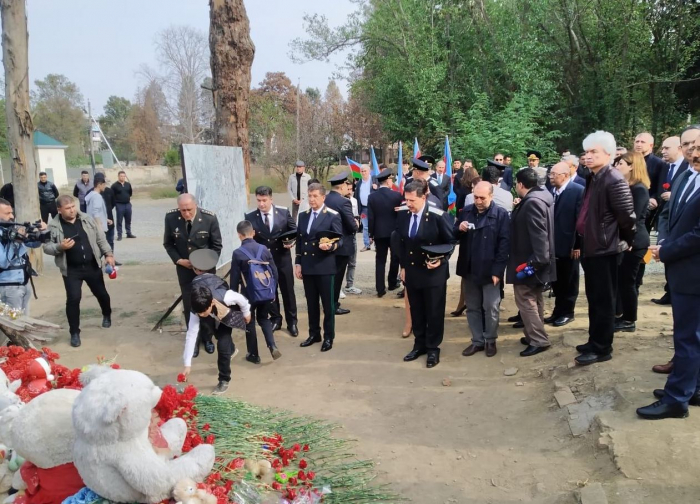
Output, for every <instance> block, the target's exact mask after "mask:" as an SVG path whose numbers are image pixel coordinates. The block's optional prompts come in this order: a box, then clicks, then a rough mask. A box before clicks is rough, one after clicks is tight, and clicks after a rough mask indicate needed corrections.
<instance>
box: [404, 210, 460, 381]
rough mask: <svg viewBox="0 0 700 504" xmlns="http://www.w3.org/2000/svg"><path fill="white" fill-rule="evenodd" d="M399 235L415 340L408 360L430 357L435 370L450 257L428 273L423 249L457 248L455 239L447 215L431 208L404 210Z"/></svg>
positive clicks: (440, 341)
mask: <svg viewBox="0 0 700 504" xmlns="http://www.w3.org/2000/svg"><path fill="white" fill-rule="evenodd" d="M396 231H397V234H398V243H399V260H400V262H401V267H402V268H403V269H404V270H405V280H404V283H405V285H406V292H407V294H408V302H409V304H410V306H411V319H412V323H413V334H414V336H415V341H414V344H413V350H412V351H411V352H410V353H409V354H408V355H406V357H404V360H405V361H412V360H415V359H417V358H418V357H420V356H421V355H424V354H426V353H427V354H428V361H427V367H429V368H431V367H434V366H436V365H437V364H438V363H439V362H440V343H442V336H443V331H444V326H445V301H446V297H447V279H448V278H449V277H450V270H449V264H448V259H449V254H445V255H444V257H442V258H441V259H439V261H440V266H439V267H437V268H436V269H428V268H427V266H426V259H428V253H427V252H426V251H424V250H423V247H424V246H433V245H449V244H453V243H454V242H455V237H454V234H453V233H452V226H451V225H450V223H449V221H448V219H447V218H446V213H445V212H444V211H442V210H440V209H439V208H435V207H433V206H430V205H427V204H426V205H424V207H423V209H422V210H421V211H420V212H419V213H418V214H414V213H412V212H411V211H409V210H408V208H405V207H403V208H401V209H400V210H399V212H398V216H397V219H396Z"/></svg>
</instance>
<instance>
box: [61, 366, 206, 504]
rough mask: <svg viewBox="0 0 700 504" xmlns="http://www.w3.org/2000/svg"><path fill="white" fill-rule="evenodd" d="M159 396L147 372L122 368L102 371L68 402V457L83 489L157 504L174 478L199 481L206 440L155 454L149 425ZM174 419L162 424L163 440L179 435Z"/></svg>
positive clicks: (111, 497)
mask: <svg viewBox="0 0 700 504" xmlns="http://www.w3.org/2000/svg"><path fill="white" fill-rule="evenodd" d="M161 395H162V390H161V389H160V388H158V387H157V386H155V385H154V384H153V382H152V381H151V379H150V378H149V377H148V376H146V375H145V374H143V373H139V372H137V371H130V370H123V369H116V370H108V371H105V372H103V373H101V374H100V375H99V376H97V377H95V378H94V379H92V380H90V382H89V383H88V384H87V385H86V386H85V388H84V389H83V391H82V392H81V393H80V395H79V396H78V398H77V399H76V400H75V404H74V406H73V427H74V430H75V442H74V444H73V460H74V461H75V462H74V463H75V466H76V468H77V469H78V472H79V473H80V476H81V477H82V479H83V481H84V482H85V485H86V486H87V487H88V488H90V489H92V490H94V491H95V492H96V493H97V494H99V495H100V496H102V497H103V498H105V499H108V500H110V501H114V502H124V503H130V502H141V503H157V502H160V501H162V500H164V499H166V498H168V497H169V496H170V494H171V492H172V490H173V488H174V487H175V485H176V483H177V482H179V481H181V480H183V479H185V478H192V479H194V480H196V481H202V480H203V479H204V477H205V476H207V475H208V474H209V472H210V471H211V469H212V467H213V466H214V447H213V446H211V445H207V444H203V445H199V446H197V447H196V448H194V449H193V450H191V451H190V452H188V453H186V454H185V455H183V456H181V457H179V458H177V459H174V460H169V459H168V458H167V457H164V456H162V455H159V454H158V453H156V450H155V449H154V447H153V445H152V444H151V442H150V440H149V430H150V429H149V427H150V426H151V423H152V413H151V411H152V410H153V408H154V407H155V406H156V404H158V401H159V400H160V397H161ZM178 424H179V422H176V423H173V424H172V428H171V427H170V426H169V427H167V428H166V426H165V425H163V427H162V428H161V430H162V434H163V436H164V437H165V438H166V439H167V441H168V444H170V443H171V442H174V441H175V439H176V438H177V439H179V434H180V430H181V427H182V425H181V424H179V425H178ZM183 438H184V437H183ZM181 447H182V443H181V444H180V447H179V448H181Z"/></svg>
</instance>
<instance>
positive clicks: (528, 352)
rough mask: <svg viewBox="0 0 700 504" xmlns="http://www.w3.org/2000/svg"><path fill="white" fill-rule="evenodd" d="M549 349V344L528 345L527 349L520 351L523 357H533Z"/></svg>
mask: <svg viewBox="0 0 700 504" xmlns="http://www.w3.org/2000/svg"><path fill="white" fill-rule="evenodd" d="M547 350H549V347H548V346H532V345H528V346H527V348H526V349H525V350H523V351H522V352H520V356H521V357H532V356H533V355H537V354H538V353H542V352H546V351H547Z"/></svg>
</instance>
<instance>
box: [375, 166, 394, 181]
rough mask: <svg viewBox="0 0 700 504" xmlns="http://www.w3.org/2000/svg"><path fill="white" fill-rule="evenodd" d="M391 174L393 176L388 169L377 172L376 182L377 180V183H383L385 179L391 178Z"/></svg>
mask: <svg viewBox="0 0 700 504" xmlns="http://www.w3.org/2000/svg"><path fill="white" fill-rule="evenodd" d="M393 174H394V172H393V171H391V169H390V168H385V169H384V170H382V171H381V172H379V175H377V180H378V181H379V182H383V181H385V180H386V179H388V178H389V177H391V176H392V175H393Z"/></svg>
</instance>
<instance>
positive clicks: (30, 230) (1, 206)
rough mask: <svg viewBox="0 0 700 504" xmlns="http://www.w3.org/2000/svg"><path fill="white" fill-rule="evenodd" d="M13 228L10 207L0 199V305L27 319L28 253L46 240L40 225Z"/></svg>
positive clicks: (28, 293) (15, 225) (46, 232)
mask: <svg viewBox="0 0 700 504" xmlns="http://www.w3.org/2000/svg"><path fill="white" fill-rule="evenodd" d="M37 224H38V225H37V226H36V227H34V226H33V225H31V224H23V225H22V224H16V223H15V215H14V212H13V211H12V205H10V202H9V201H7V200H6V199H2V198H0V301H2V302H3V303H5V304H7V305H9V306H11V307H13V308H16V309H20V310H22V311H23V312H24V314H25V315H29V299H30V297H31V292H30V290H29V285H28V284H29V281H30V280H31V277H32V273H33V270H32V265H31V263H30V262H29V255H28V249H30V248H37V247H40V246H41V243H42V242H44V241H46V240H48V238H49V233H48V229H47V227H46V224H45V223H44V222H41V221H40V222H39V223H37Z"/></svg>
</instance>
